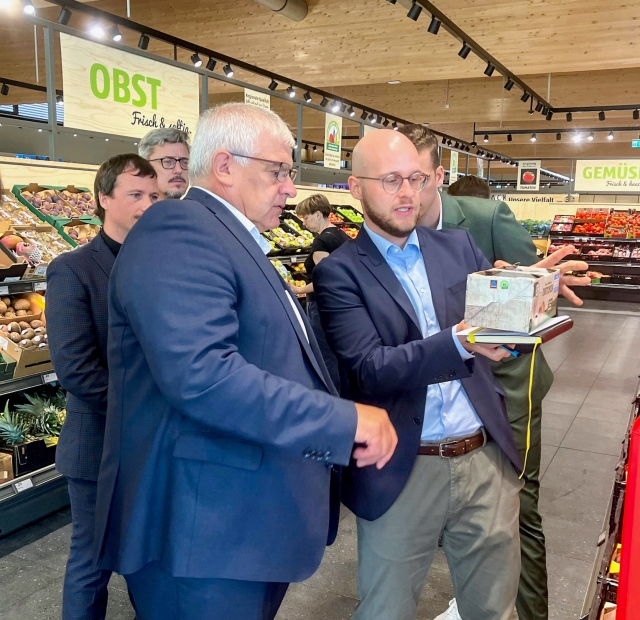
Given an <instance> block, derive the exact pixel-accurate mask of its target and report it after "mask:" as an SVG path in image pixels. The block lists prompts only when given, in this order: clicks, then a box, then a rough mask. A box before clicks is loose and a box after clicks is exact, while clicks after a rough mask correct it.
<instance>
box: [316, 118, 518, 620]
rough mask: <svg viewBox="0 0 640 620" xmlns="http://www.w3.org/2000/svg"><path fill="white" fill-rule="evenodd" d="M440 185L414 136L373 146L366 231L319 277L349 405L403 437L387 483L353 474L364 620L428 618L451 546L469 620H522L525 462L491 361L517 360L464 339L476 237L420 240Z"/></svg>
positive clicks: (367, 151)
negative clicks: (425, 213)
mask: <svg viewBox="0 0 640 620" xmlns="http://www.w3.org/2000/svg"><path fill="white" fill-rule="evenodd" d="M429 182H431V179H429V178H428V175H426V174H424V173H423V172H421V170H420V163H419V159H418V153H417V151H416V149H415V147H414V146H413V145H412V144H411V142H410V141H409V140H408V139H407V138H406V137H405V136H403V135H401V134H398V132H394V131H389V130H378V131H376V132H372V133H370V134H368V135H366V136H365V137H364V138H363V139H362V140H361V141H360V142H359V143H358V144H357V145H356V148H355V149H354V153H353V175H352V176H351V177H350V178H349V185H350V189H351V193H352V194H353V196H354V197H355V198H357V199H359V200H360V201H361V204H362V206H363V213H364V219H365V223H364V225H363V229H362V230H361V231H360V233H359V235H358V237H357V239H356V241H355V243H347V244H345V245H344V246H342V247H341V248H339V249H338V250H336V251H335V252H334V253H333V254H332V255H331V256H329V257H328V258H326V259H325V260H323V261H322V263H320V265H318V267H316V269H315V270H314V287H315V290H316V295H317V300H318V307H319V310H320V316H321V319H322V323H323V326H324V328H325V330H326V334H327V340H328V342H329V344H330V346H331V347H332V349H333V350H334V352H335V354H336V356H337V358H338V361H339V363H340V366H341V370H342V371H343V374H342V375H341V382H342V385H343V386H345V388H344V391H343V396H344V397H347V398H355V399H357V400H362V401H364V402H369V403H371V404H375V405H377V406H379V407H384V408H385V409H386V410H387V411H388V412H389V416H390V418H391V421H392V423H393V425H394V426H395V428H396V431H397V433H398V447H397V450H396V452H395V454H394V456H393V458H392V459H391V461H390V462H389V464H388V465H387V466H386V467H385V468H384V469H383V470H381V471H379V470H376V469H374V468H371V467H367V468H356V467H354V466H353V463H352V464H351V465H350V467H349V468H348V469H347V470H345V471H344V473H343V480H344V484H343V501H344V503H345V505H346V506H347V507H348V508H350V509H351V510H352V511H353V512H354V513H355V514H356V516H357V518H358V519H357V526H358V585H359V593H360V598H361V604H360V607H359V608H358V610H357V611H356V613H355V615H354V618H357V619H358V620H409V619H410V618H412V617H414V615H415V611H416V608H417V604H418V601H419V599H420V594H421V592H422V589H423V587H424V584H425V581H426V578H427V574H428V571H429V567H430V565H431V562H432V560H433V557H434V555H435V553H436V551H437V549H438V541H439V539H442V546H443V548H444V551H445V553H446V555H447V559H448V562H449V567H450V569H451V575H452V579H453V585H454V590H455V592H456V595H457V598H458V604H459V608H460V612H461V615H462V617H463V618H464V620H510V619H512V618H516V615H515V599H516V592H517V585H518V574H519V569H520V550H519V541H518V493H519V491H520V488H521V485H522V483H521V481H520V480H518V474H517V473H516V471H520V470H521V468H522V460H521V459H520V457H519V455H518V452H517V449H516V445H515V442H514V440H513V436H512V434H511V429H510V427H509V421H508V419H507V416H506V412H505V408H504V403H503V392H502V389H501V387H500V386H499V385H498V383H497V381H495V379H494V378H493V375H492V373H491V368H490V366H489V363H488V360H487V357H488V358H490V359H494V360H498V359H501V358H503V357H506V356H510V354H509V353H508V352H507V351H505V350H504V349H502V348H499V347H495V346H492V347H489V346H485V347H479V348H478V347H477V345H469V344H468V343H466V339H463V338H461V337H458V336H456V333H457V331H458V330H459V329H461V328H463V327H464V323H463V321H462V319H463V316H464V300H465V290H466V282H467V275H468V274H469V273H472V272H475V271H478V270H481V269H486V268H489V267H490V265H489V263H488V261H487V259H486V258H485V257H484V256H483V255H482V252H481V251H480V250H479V249H478V248H477V246H476V245H475V244H474V243H473V241H472V240H471V237H470V236H469V234H468V233H466V232H463V231H449V232H446V233H438V232H435V231H431V230H428V229H426V228H422V227H419V228H416V223H417V220H418V217H419V206H420V200H419V195H420V192H421V191H422V190H423V189H424V187H425V184H426V183H429ZM463 341H464V342H463ZM474 353H475V354H476V355H475V358H474V359H471V358H472V356H473V354H474Z"/></svg>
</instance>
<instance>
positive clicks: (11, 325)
mask: <svg viewBox="0 0 640 620" xmlns="http://www.w3.org/2000/svg"><path fill="white" fill-rule="evenodd" d="M8 328H9V331H10V332H16V333H17V334H19V333H20V332H21V331H22V330H21V329H20V323H16V322H15V321H14V322H13V323H9V325H8Z"/></svg>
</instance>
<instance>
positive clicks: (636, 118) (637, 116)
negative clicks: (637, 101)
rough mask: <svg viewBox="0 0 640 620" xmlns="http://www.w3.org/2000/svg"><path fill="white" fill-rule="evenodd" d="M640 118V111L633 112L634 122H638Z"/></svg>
mask: <svg viewBox="0 0 640 620" xmlns="http://www.w3.org/2000/svg"><path fill="white" fill-rule="evenodd" d="M639 118H640V110H634V111H633V120H634V121H637V120H638V119H639Z"/></svg>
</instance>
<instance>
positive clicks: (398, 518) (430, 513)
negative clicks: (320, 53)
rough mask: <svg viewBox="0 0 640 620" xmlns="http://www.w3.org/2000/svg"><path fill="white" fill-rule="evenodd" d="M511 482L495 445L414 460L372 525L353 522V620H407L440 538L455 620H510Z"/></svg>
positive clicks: (514, 578) (515, 538)
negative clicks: (355, 540) (355, 541)
mask: <svg viewBox="0 0 640 620" xmlns="http://www.w3.org/2000/svg"><path fill="white" fill-rule="evenodd" d="M521 488H522V481H520V480H518V476H517V474H516V473H515V471H514V469H513V467H512V465H511V463H510V462H509V461H508V459H507V458H506V456H504V454H503V452H502V451H501V450H500V448H498V446H497V445H496V443H495V442H493V441H490V442H489V443H488V444H487V445H486V446H484V447H483V448H478V449H477V450H474V451H473V452H470V453H469V454H466V455H463V456H459V457H455V458H451V459H446V458H440V457H439V456H418V457H417V458H416V462H415V465H414V467H413V470H412V472H411V475H410V476H409V480H408V481H407V484H406V486H405V487H404V489H403V491H402V493H401V494H400V496H399V497H398V499H397V500H396V501H395V503H394V504H393V506H391V508H390V509H389V510H388V511H387V512H386V513H385V514H384V515H383V516H382V517H380V518H379V519H376V520H375V521H365V520H364V519H358V520H357V523H358V591H359V595H360V600H361V603H360V607H358V609H357V611H356V613H355V614H354V616H353V619H354V620H413V618H414V617H415V613H416V609H417V607H418V602H419V600H420V595H421V594H422V590H423V588H424V585H425V582H426V580H427V574H428V573H429V568H430V567H431V563H432V562H433V558H434V556H435V554H436V552H437V550H438V541H439V539H440V538H442V547H443V549H444V552H445V554H446V556H447V561H448V563H449V570H450V571H451V578H452V580H453V588H454V592H455V596H456V599H457V601H458V611H459V613H460V616H461V617H462V620H517V618H518V616H517V614H516V610H515V603H516V595H517V592H518V580H519V577H520V540H519V534H518V512H519V507H520V500H519V492H520V489H521Z"/></svg>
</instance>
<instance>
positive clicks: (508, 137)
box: [507, 133, 513, 142]
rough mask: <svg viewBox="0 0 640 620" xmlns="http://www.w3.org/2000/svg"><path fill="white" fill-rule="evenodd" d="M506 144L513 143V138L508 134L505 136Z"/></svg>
mask: <svg viewBox="0 0 640 620" xmlns="http://www.w3.org/2000/svg"><path fill="white" fill-rule="evenodd" d="M507 142H513V136H512V135H511V134H510V133H508V134H507Z"/></svg>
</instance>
